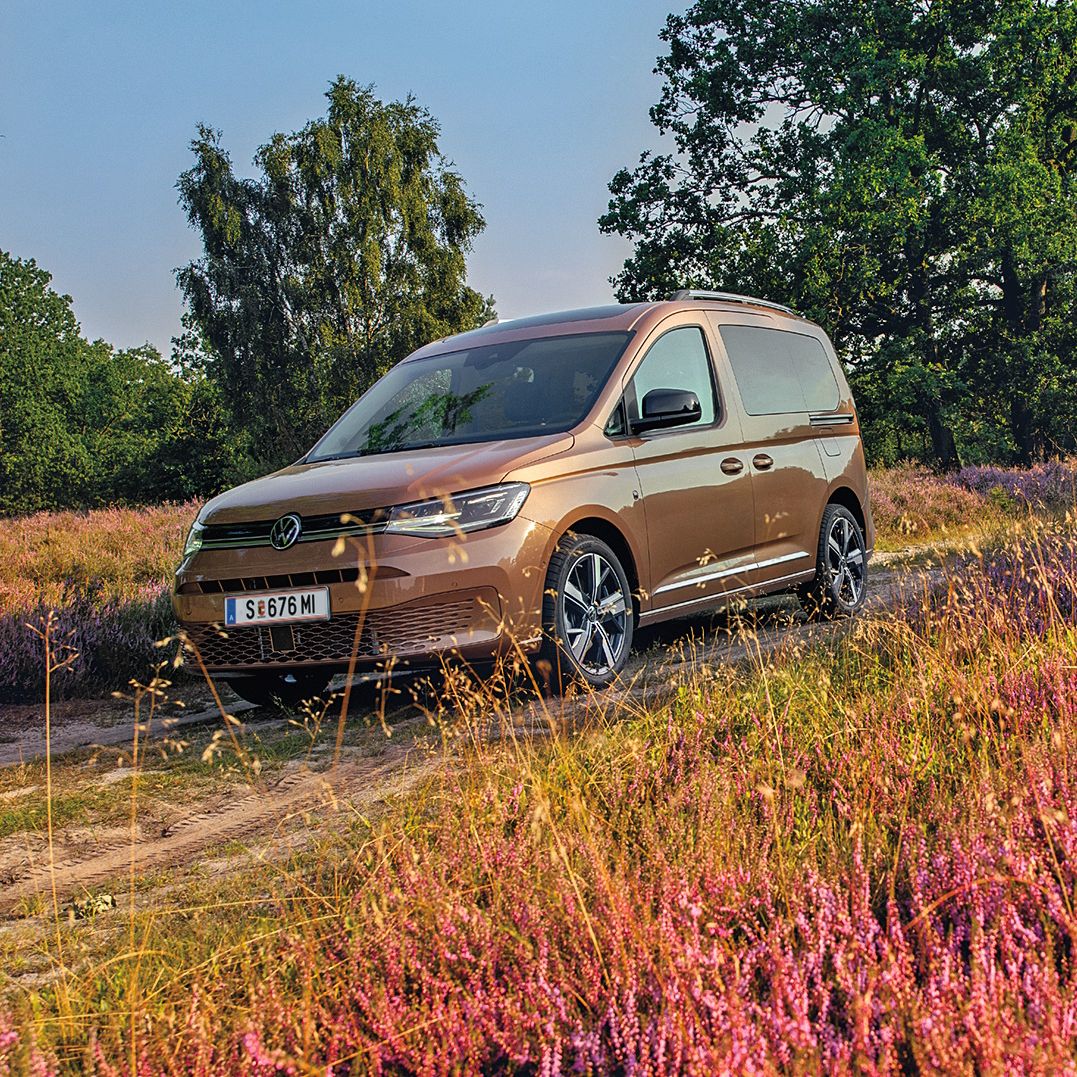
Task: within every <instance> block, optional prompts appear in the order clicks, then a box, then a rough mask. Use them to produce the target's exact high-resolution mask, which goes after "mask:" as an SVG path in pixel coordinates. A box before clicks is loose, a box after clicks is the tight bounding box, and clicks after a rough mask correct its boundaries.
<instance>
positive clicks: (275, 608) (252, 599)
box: [224, 587, 329, 625]
mask: <svg viewBox="0 0 1077 1077" xmlns="http://www.w3.org/2000/svg"><path fill="white" fill-rule="evenodd" d="M328 620H329V588H328V587H316V588H314V589H313V590H310V591H281V592H279V593H277V594H266V595H236V596H235V597H234V598H226V599H225V600H224V623H225V624H226V625H270V624H292V623H293V622H295V621H328Z"/></svg>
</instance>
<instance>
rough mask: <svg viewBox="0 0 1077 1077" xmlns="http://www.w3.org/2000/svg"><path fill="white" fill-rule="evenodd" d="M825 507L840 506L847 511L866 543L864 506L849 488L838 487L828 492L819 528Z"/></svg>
mask: <svg viewBox="0 0 1077 1077" xmlns="http://www.w3.org/2000/svg"><path fill="white" fill-rule="evenodd" d="M827 505H841V507H842V508H845V509H848V510H849V512H851V513H852V515H853V519H854V520H856V522H857V525H858V526H859V528H860V533H861V534H862V535H863V536H864V539H865V541H867V517H866V516H865V513H864V506H863V505H862V504H861V502H860V498H859V497H857V496H856V491H855V490H854V489H853V488H852V487H851V486H845V485H839V486H835V487H834V488H833V489H832V490H831V491H830V494H829V496H828V497H827V499H826V505H824V506H823V512H821V513H820V514H819V527H822V525H823V513H824V512H826V507H827ZM816 530H818V528H817V529H816Z"/></svg>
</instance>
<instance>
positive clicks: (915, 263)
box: [906, 251, 961, 470]
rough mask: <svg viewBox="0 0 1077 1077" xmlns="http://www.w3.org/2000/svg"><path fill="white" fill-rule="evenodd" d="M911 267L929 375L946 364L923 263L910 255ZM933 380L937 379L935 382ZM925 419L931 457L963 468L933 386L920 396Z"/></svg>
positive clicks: (938, 462) (922, 354)
mask: <svg viewBox="0 0 1077 1077" xmlns="http://www.w3.org/2000/svg"><path fill="white" fill-rule="evenodd" d="M906 256H907V258H908V262H909V265H910V273H909V294H910V298H911V299H912V302H913V307H914V308H915V310H916V322H917V327H918V328H919V330H920V333H919V336H920V361H921V363H922V364H923V367H924V372H925V374H932V373H933V372H935V371H937V370H939V369H940V368H941V365H942V361H941V359H940V356H939V344H938V340H937V339H936V337H935V319H934V315H933V314H932V311H931V284H930V282H929V280H928V275H927V270H926V269H925V267H924V264H923V260H922V259H918V258H913V257H911V255H910V252H908V251H907V252H906ZM932 380H933V379H932ZM918 402H919V405H920V407H921V408H922V409H923V415H924V418H925V419H926V420H927V429H928V434H929V435H930V437H931V454H932V456H933V457H934V462H935V464H936V465H937V466H938V467H940V468H943V469H944V470H949V469H951V468H955V467H959V466H960V464H961V460H960V458H959V457H958V455H957V444H956V442H955V441H954V432H953V430H951V429H950V427H949V425H948V424H947V423H946V421H945V419H944V418H943V413H942V399H941V396H940V394H939V393H938V392H936V391H934V386H933V385H931V384H930V383H928V384H925V385H924V386H923V390H922V391H921V392H920V394H919V397H918Z"/></svg>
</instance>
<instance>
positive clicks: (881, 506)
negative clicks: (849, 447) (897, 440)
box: [869, 464, 999, 545]
mask: <svg viewBox="0 0 1077 1077" xmlns="http://www.w3.org/2000/svg"><path fill="white" fill-rule="evenodd" d="M869 487H870V492H871V511H872V515H873V517H874V519H875V526H876V528H877V529H878V532H879V538H880V542H881V544H882V545H887V544H890V545H901V544H902V542H904V541H908V540H909V539H914V540H915V539H919V540H924V539H927V538H931V537H934V536H938V535H942V534H945V533H946V532H948V531H957V530H960V529H961V528H964V527H968V526H969V525H970V524H976V525H982V524H983V523H985V522H988V521H989V520H990V519H991V518H993V517H996V516H998V515H999V514H998V513H997V511H995V510H994V509H992V508H991V507H990V506H989V505H988V503H987V501H986V499H985V498H984V497H983V496H982V494H980V493H979V492H978V491H972V490H969V489H965V488H963V487H955V486H954V484H953V483H951V482H949V481H948V480H947V479H946V478H945V477H944V476H940V475H936V474H935V473H934V472H932V471H929V470H928V469H927V468H925V467H921V466H919V465H913V464H907V465H902V466H899V467H892V468H885V469H880V470H878V471H873V472H871V475H870V478H869Z"/></svg>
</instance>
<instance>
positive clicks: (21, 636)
mask: <svg viewBox="0 0 1077 1077" xmlns="http://www.w3.org/2000/svg"><path fill="white" fill-rule="evenodd" d="M53 609H55V610H56V619H55V627H54V630H53V645H54V648H57V649H63V650H64V651H65V652H68V651H73V652H75V654H76V657H75V659H74V661H73V662H72V663H71V665H70V667H69V668H67V669H65V670H64V671H63V672H62V673H61V674H59V675H58V676H57V677H56V678H54V680H53V692H54V694H55V696H57V697H70V696H76V695H93V694H99V693H102V692H108V691H110V690H112V689H118V688H124V687H126V686H127V684H128V683H129V682H130V680H131V678H132V677H144V676H146V675H148V673H149V671H150V670H151V669H152V668H153V666H154V664H155V663H156V662H157V661H159V660H160V659H161V657H162V652H161V651H160V650H158V649H157V648H155V647H154V644H155V643H156V642H157V641H158V640H161V639H164V638H166V637H167V636H169V635H170V634H171V633H173V632H174V631H175V620H174V618H173V614H172V600H171V595H170V592H169V591H168V590H167V589H166V588H165V587H164V586H163V585H161V584H153V583H151V584H142V585H139V586H136V587H132V588H130V590H129V592H128V594H127V595H125V596H123V597H117V596H109V595H107V594H104V593H103V592H102V591H101V589H100V588H86V587H83V586H79V585H78V584H74V583H69V584H68V585H67V586H66V587H65V588H64V590H63V592H62V597H61V600H60V601H59V602H57V603H52V602H45V601H43V600H41V601H38V602H37V603H36V604H35V605H33V606H30V607H29V608H27V609H22V610H16V611H11V612H6V613H0V702H6V703H30V702H35V701H38V700H40V699H41V698H43V693H44V688H45V663H44V651H43V643H42V641H41V639H40V638H39V637H38V635H37V634H36V633H35V632H34V631H33V629H32V627H31V626H34V627H38V626H40V625H41V624H43V623H44V620H45V618H46V617H47V615H48V613H49V612H50V610H53Z"/></svg>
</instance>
